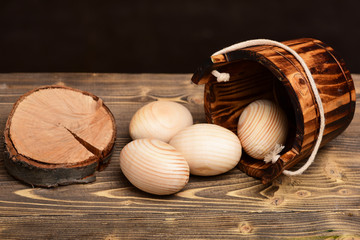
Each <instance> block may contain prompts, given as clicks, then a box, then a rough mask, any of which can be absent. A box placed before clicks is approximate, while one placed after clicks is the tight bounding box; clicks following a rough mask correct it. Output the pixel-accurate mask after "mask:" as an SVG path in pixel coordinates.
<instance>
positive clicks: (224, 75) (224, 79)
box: [211, 70, 230, 82]
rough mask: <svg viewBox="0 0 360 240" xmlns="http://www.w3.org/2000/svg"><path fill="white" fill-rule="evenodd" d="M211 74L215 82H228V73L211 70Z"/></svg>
mask: <svg viewBox="0 0 360 240" xmlns="http://www.w3.org/2000/svg"><path fill="white" fill-rule="evenodd" d="M211 74H212V75H214V76H215V77H216V79H217V82H228V81H229V80H230V74H228V73H221V72H219V71H217V70H213V71H212V72H211Z"/></svg>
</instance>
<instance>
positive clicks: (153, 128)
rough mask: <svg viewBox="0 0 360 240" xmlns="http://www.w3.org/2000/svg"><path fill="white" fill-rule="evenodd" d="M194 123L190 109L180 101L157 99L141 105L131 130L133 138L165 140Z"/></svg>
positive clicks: (131, 122) (133, 119)
mask: <svg viewBox="0 0 360 240" xmlns="http://www.w3.org/2000/svg"><path fill="white" fill-rule="evenodd" d="M192 124H193V118H192V115H191V113H190V111H189V110H188V109H187V108H186V107H184V106H183V105H181V104H180V103H176V102H172V101H155V102H151V103H148V104H146V105H145V106H143V107H141V108H140V109H139V110H138V111H137V112H136V113H135V114H134V116H133V117H132V119H131V121H130V126H129V132H130V136H131V138H132V139H134V140H135V139H140V138H156V139H159V140H161V141H164V142H169V140H170V139H171V138H172V137H173V136H174V135H175V134H176V133H177V132H179V131H180V130H182V129H184V128H186V127H188V126H190V125H192Z"/></svg>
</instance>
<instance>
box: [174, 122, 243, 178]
mask: <svg viewBox="0 0 360 240" xmlns="http://www.w3.org/2000/svg"><path fill="white" fill-rule="evenodd" d="M170 145H172V146H174V147H175V148H176V150H178V151H179V152H181V153H182V154H183V155H184V157H185V159H186V161H187V162H188V164H189V167H190V172H191V174H194V175H200V176H213V175H218V174H221V173H225V172H227V171H229V170H231V169H232V168H234V167H235V166H236V165H237V163H238V162H239V160H240V157H241V144H240V141H239V139H238V137H237V136H236V134H234V133H233V132H231V131H230V130H228V129H226V128H224V127H220V126H218V125H215V124H195V125H192V126H190V127H187V128H185V129H183V130H181V131H180V132H178V133H177V134H176V135H175V136H174V137H173V138H172V139H171V140H170Z"/></svg>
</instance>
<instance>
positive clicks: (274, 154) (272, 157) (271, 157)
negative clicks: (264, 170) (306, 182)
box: [264, 143, 285, 164]
mask: <svg viewBox="0 0 360 240" xmlns="http://www.w3.org/2000/svg"><path fill="white" fill-rule="evenodd" d="M284 148H285V146H283V145H281V144H278V143H277V144H275V147H274V149H273V150H271V151H270V152H269V153H268V154H266V155H265V158H264V162H266V163H269V162H271V163H273V164H274V163H276V161H277V160H278V159H279V158H280V155H279V153H280V152H281V151H282V150H283V149H284Z"/></svg>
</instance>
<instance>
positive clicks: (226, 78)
mask: <svg viewBox="0 0 360 240" xmlns="http://www.w3.org/2000/svg"><path fill="white" fill-rule="evenodd" d="M258 45H269V46H276V47H280V48H283V49H284V50H286V51H288V52H289V53H291V54H292V55H293V56H294V57H295V58H296V59H297V60H298V61H299V63H300V65H301V66H302V68H303V69H304V71H305V73H306V76H307V78H308V80H309V83H310V86H311V89H312V91H313V93H314V96H315V101H316V103H317V105H318V108H319V114H320V128H319V135H318V138H317V140H316V143H315V146H314V149H313V151H312V152H311V155H310V157H309V158H308V160H307V161H306V163H305V164H304V165H303V166H302V167H301V168H299V169H298V170H296V171H289V170H284V171H283V173H284V174H285V175H286V176H296V175H300V174H302V173H303V172H304V171H305V170H306V169H308V168H309V167H310V165H311V164H312V163H313V162H314V159H315V157H316V154H317V152H318V150H319V148H320V144H321V141H322V138H323V135H324V129H325V113H324V107H323V104H322V101H321V98H320V94H319V91H318V89H317V87H316V84H315V81H314V78H313V76H312V74H311V72H310V70H309V68H308V66H307V65H306V63H305V61H304V59H303V58H302V57H301V56H300V55H299V54H298V53H297V52H296V51H295V50H293V49H291V48H290V47H289V46H287V45H285V44H283V43H280V42H277V41H273V40H269V39H254V40H248V41H244V42H240V43H237V44H234V45H231V46H229V47H226V48H224V49H222V50H220V51H217V52H215V53H214V54H213V55H212V56H215V55H220V54H225V53H228V52H232V51H236V50H239V49H242V48H246V47H252V46H258ZM211 73H212V74H213V75H214V76H215V77H216V78H217V81H218V82H227V81H229V80H230V74H229V73H220V72H218V71H217V70H213V71H212V72H211ZM278 158H279V157H278Z"/></svg>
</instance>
